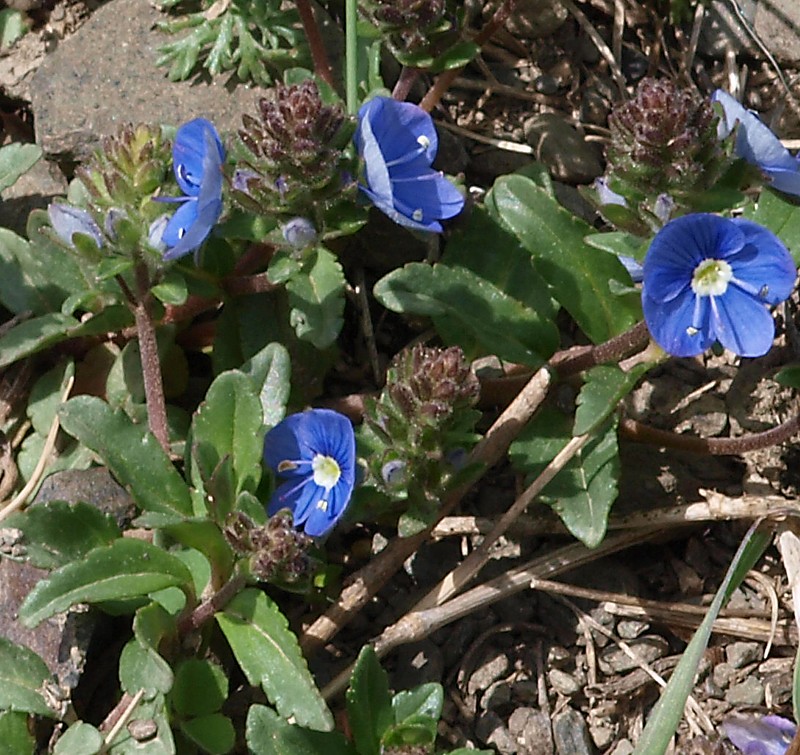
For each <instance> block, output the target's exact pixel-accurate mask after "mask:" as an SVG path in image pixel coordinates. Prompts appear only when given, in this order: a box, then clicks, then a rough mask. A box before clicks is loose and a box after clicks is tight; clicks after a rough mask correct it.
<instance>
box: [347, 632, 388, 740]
mask: <svg viewBox="0 0 800 755" xmlns="http://www.w3.org/2000/svg"><path fill="white" fill-rule="evenodd" d="M346 700H347V720H348V721H349V723H350V731H351V732H352V733H353V743H354V744H355V746H356V749H357V750H358V752H359V755H373V753H376V752H380V749H381V739H382V737H383V735H384V733H385V732H386V730H387V729H388V728H389V727H390V726H391V725H392V724H393V723H394V712H393V710H392V696H391V694H390V692H389V677H388V675H387V673H386V672H385V671H384V670H383V669H382V668H381V664H380V663H379V661H378V656H377V655H376V654H375V650H374V649H373V648H372V646H371V645H364V647H363V648H361V652H360V653H359V654H358V660H356V665H355V668H353V674H352V676H351V677H350V686H349V688H348V690H347V695H346Z"/></svg>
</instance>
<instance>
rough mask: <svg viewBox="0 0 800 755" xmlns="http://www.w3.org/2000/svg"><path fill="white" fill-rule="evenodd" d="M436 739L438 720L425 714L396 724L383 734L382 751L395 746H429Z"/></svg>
mask: <svg viewBox="0 0 800 755" xmlns="http://www.w3.org/2000/svg"><path fill="white" fill-rule="evenodd" d="M435 741H436V721H434V720H433V719H431V718H427V717H425V716H415V717H413V718H409V719H407V720H406V721H403V723H400V724H395V725H394V726H392V727H391V728H390V729H389V730H388V731H387V732H386V734H384V736H383V741H382V742H381V746H382V749H381V752H385V751H387V750H390V749H393V748H405V747H415V746H416V747H423V748H428V747H430V746H431V745H433V743H434V742H435Z"/></svg>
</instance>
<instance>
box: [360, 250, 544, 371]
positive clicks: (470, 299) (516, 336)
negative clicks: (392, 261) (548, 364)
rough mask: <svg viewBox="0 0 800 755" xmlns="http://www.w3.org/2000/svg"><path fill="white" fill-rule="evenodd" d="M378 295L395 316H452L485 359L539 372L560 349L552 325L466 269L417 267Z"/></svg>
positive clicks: (399, 273) (382, 285) (381, 284)
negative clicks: (489, 356)
mask: <svg viewBox="0 0 800 755" xmlns="http://www.w3.org/2000/svg"><path fill="white" fill-rule="evenodd" d="M374 294H375V297H376V298H377V299H378V301H379V302H380V303H381V304H383V306H384V307H386V308H387V309H391V310H392V311H393V312H401V313H408V314H418V315H428V316H430V317H433V318H434V319H435V318H437V317H440V316H445V315H446V316H447V318H448V319H449V320H450V321H451V322H458V323H459V324H460V328H458V329H457V331H456V332H460V333H462V334H463V333H466V334H467V335H469V336H472V337H473V338H475V339H476V340H477V341H478V342H479V343H480V345H481V347H482V349H483V351H484V353H486V354H495V355H497V356H499V357H500V358H501V359H508V360H509V361H513V362H520V363H522V364H529V365H533V366H538V365H541V364H542V362H544V361H545V360H546V359H547V358H548V357H549V356H550V355H551V354H552V353H553V351H554V350H555V348H556V345H557V343H558V340H557V339H558V333H557V331H556V329H555V325H554V324H553V322H552V321H551V320H550V319H545V318H542V317H540V316H539V314H538V313H537V312H535V311H533V310H531V309H529V308H528V307H525V306H524V305H522V304H521V303H520V302H519V301H517V300H515V299H512V298H511V297H510V296H508V295H506V294H505V293H503V292H502V291H500V290H499V289H498V288H496V287H495V286H494V285H492V284H491V283H490V282H489V281H487V280H485V279H483V278H479V277H478V276H476V275H475V274H474V273H472V272H471V271H469V270H467V269H465V268H458V267H447V266H446V265H444V264H438V265H433V266H430V265H426V264H423V263H421V262H412V263H409V264H407V265H405V266H404V267H402V268H399V269H398V270H394V271H392V272H391V273H389V274H388V275H386V276H384V277H383V278H381V280H379V281H378V282H377V283H376V284H375V288H374ZM450 335H451V336H452V335H455V333H454V332H452V331H451V332H450ZM447 340H448V342H452V339H447ZM459 345H461V344H459Z"/></svg>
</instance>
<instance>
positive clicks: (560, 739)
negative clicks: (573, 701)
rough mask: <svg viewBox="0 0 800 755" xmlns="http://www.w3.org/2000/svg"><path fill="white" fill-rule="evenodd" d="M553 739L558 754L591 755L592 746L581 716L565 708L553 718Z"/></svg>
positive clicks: (575, 711)
mask: <svg viewBox="0 0 800 755" xmlns="http://www.w3.org/2000/svg"><path fill="white" fill-rule="evenodd" d="M553 739H554V740H555V744H556V752H557V753H558V755H592V753H593V752H594V746H593V745H592V739H591V737H590V736H589V727H588V726H586V721H584V719H583V716H582V715H581V714H580V713H578V711H577V710H574V709H573V708H566V709H565V710H563V711H561V713H558V714H557V715H556V716H555V717H554V718H553Z"/></svg>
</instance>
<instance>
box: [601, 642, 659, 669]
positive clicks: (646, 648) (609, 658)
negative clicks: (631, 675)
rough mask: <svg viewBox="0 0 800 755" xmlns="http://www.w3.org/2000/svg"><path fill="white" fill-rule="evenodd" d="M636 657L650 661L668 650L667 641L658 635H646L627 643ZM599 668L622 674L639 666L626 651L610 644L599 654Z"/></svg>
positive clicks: (646, 661)
mask: <svg viewBox="0 0 800 755" xmlns="http://www.w3.org/2000/svg"><path fill="white" fill-rule="evenodd" d="M628 644H629V646H630V648H631V650H633V652H634V654H635V655H636V657H637V658H639V659H640V660H641V661H644V662H645V663H652V662H653V661H655V660H658V659H659V658H663V657H664V656H665V655H666V654H667V653H668V652H669V643H668V642H667V641H666V640H665V639H664V638H663V637H661V636H659V635H655V634H654V635H647V636H645V637H640V638H638V639H636V640H633V641H631V642H630V643H628ZM600 668H601V669H602V671H603V673H605V674H622V673H624V672H626V671H632V670H633V669H635V668H639V664H638V663H637V662H636V661H635V660H633V658H631V657H630V656H629V655H628V654H627V653H625V652H624V651H623V650H621V649H620V648H618V647H617V646H616V645H612V646H610V647H607V648H605V649H604V650H603V652H602V653H601V654H600Z"/></svg>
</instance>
